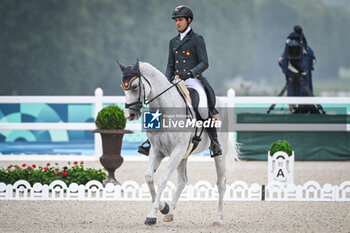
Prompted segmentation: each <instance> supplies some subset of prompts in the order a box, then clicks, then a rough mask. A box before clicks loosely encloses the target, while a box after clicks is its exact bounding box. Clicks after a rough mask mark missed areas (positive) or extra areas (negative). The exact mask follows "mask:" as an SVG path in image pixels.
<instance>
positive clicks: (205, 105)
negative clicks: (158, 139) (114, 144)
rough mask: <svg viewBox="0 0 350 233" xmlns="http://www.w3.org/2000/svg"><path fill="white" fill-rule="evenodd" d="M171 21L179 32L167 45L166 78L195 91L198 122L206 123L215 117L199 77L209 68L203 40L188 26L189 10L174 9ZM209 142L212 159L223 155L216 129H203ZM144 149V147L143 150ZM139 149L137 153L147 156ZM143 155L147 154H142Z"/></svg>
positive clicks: (208, 92) (209, 95)
mask: <svg viewBox="0 0 350 233" xmlns="http://www.w3.org/2000/svg"><path fill="white" fill-rule="evenodd" d="M171 18H172V19H173V20H174V21H175V24H176V28H177V30H178V32H179V34H178V35H177V36H175V37H174V38H172V39H171V40H170V42H169V56H168V63H167V68H166V72H165V76H166V77H167V79H168V80H169V81H170V82H178V81H180V80H182V81H183V82H184V84H185V85H186V86H187V87H188V88H192V89H194V90H195V91H196V93H197V95H198V98H199V103H198V107H197V108H196V109H197V111H198V116H199V118H200V119H197V120H203V121H205V120H207V119H208V118H211V117H212V114H217V113H218V111H217V110H216V109H215V104H216V99H215V93H214V90H213V89H212V87H211V86H210V84H209V82H208V81H207V79H206V78H205V77H204V76H203V75H202V73H203V72H204V71H205V70H206V69H207V68H208V66H209V63H208V55H207V50H206V46H205V42H204V39H203V37H202V36H201V35H199V34H198V33H195V32H194V31H193V30H192V28H191V26H190V24H191V23H192V21H193V12H192V10H191V8H190V7H188V6H185V5H181V6H178V7H176V8H175V10H174V11H173V13H172V16H171ZM206 129H207V132H208V134H209V137H210V139H211V145H210V150H211V156H212V157H214V156H218V155H221V154H222V151H221V147H220V144H219V141H218V139H217V131H216V128H215V127H209V128H206ZM143 148H144V147H143ZM143 148H142V146H141V147H139V152H140V153H142V152H147V150H149V147H147V150H144V149H143ZM143 154H146V153H143Z"/></svg>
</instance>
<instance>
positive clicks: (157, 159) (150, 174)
mask: <svg viewBox="0 0 350 233" xmlns="http://www.w3.org/2000/svg"><path fill="white" fill-rule="evenodd" d="M163 158H164V156H163V155H160V154H159V153H157V152H155V151H153V149H152V147H151V153H150V157H149V163H148V169H147V172H146V175H145V179H146V183H147V185H148V188H149V191H150V193H151V196H152V203H154V200H155V198H156V190H155V187H154V173H155V172H156V170H157V169H158V167H159V165H160V163H161V162H162V160H163Z"/></svg>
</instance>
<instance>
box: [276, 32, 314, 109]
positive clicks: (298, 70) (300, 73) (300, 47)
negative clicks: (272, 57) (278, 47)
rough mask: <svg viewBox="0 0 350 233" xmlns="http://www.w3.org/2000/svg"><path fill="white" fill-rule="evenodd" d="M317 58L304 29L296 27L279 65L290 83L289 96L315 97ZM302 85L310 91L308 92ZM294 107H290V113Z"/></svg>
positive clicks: (290, 35)
mask: <svg viewBox="0 0 350 233" xmlns="http://www.w3.org/2000/svg"><path fill="white" fill-rule="evenodd" d="M315 63H316V57H315V55H314V52H313V50H312V49H311V47H310V46H309V45H308V44H307V40H306V38H305V35H304V33H303V29H302V28H301V27H300V26H299V25H295V26H294V28H293V32H292V33H290V34H289V35H288V37H287V40H286V44H285V48H284V51H283V53H282V55H281V56H280V57H279V59H278V64H279V66H280V67H281V69H282V72H283V73H284V74H285V77H286V81H287V83H289V85H288V88H287V96H310V95H313V86H312V71H313V70H314V64H315ZM302 83H304V84H305V86H306V87H307V88H308V89H309V90H306V89H305V88H304V87H303V85H302ZM292 107H293V105H291V106H290V111H291V108H292Z"/></svg>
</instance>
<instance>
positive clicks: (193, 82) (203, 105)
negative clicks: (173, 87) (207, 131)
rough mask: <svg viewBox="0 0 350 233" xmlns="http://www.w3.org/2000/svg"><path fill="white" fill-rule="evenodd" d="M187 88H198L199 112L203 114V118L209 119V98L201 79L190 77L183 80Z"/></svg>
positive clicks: (176, 80) (175, 80)
mask: <svg viewBox="0 0 350 233" xmlns="http://www.w3.org/2000/svg"><path fill="white" fill-rule="evenodd" d="M178 81H179V79H177V78H175V79H174V80H173V82H178ZM183 82H184V83H185V85H186V87H187V88H192V89H194V90H196V92H197V93H198V96H199V103H198V114H199V115H200V116H201V118H202V119H203V120H206V119H208V117H209V113H208V100H207V94H206V93H205V89H204V86H203V84H202V82H201V81H199V80H198V79H197V78H189V79H187V80H186V81H183Z"/></svg>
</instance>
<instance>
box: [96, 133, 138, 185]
mask: <svg viewBox="0 0 350 233" xmlns="http://www.w3.org/2000/svg"><path fill="white" fill-rule="evenodd" d="M92 132H93V133H99V134H101V138H102V150H103V155H102V156H101V157H100V163H101V164H102V166H103V167H104V168H106V170H107V171H108V178H107V179H106V180H104V181H103V184H104V185H106V184H107V183H112V184H115V185H120V183H119V182H118V181H117V180H116V179H115V176H114V172H115V170H116V169H118V168H119V167H120V166H121V165H122V164H123V161H124V159H123V157H122V156H121V155H120V151H121V149H122V141H123V136H124V134H126V133H133V132H132V131H130V130H121V129H96V130H93V131H92Z"/></svg>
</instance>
